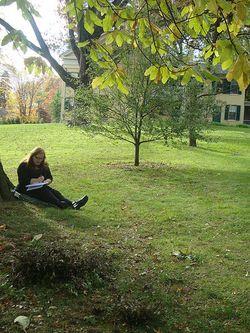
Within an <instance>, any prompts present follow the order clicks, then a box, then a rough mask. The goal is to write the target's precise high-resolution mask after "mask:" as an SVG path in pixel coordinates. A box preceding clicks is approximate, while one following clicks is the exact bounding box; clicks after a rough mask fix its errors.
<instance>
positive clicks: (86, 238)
mask: <svg viewBox="0 0 250 333" xmlns="http://www.w3.org/2000/svg"><path fill="white" fill-rule="evenodd" d="M209 136H210V138H211V140H210V141H208V142H199V147H198V148H190V147H188V146H186V145H185V144H176V145H173V146H164V145H162V144H160V143H157V144H148V145H145V146H143V145H142V149H141V166H140V167H137V168H136V167H134V166H133V164H132V161H133V150H132V147H130V145H128V144H126V143H123V142H116V141H108V140H107V139H105V138H102V137H88V136H85V135H84V134H83V133H82V132H81V130H79V129H70V128H67V127H65V126H63V125H57V124H49V125H43V124H41V125H1V126H0V154H1V156H0V157H1V160H2V162H3V165H4V167H5V170H6V172H7V174H8V175H9V177H10V178H11V180H12V181H13V182H14V183H16V182H17V178H16V168H17V166H18V163H19V162H20V160H21V159H22V158H23V156H24V155H25V154H26V153H28V152H29V151H30V150H31V149H32V148H34V146H42V147H43V148H44V149H45V151H46V152H47V158H48V161H49V164H50V167H51V170H52V173H53V176H54V182H53V186H54V187H55V188H56V189H58V190H60V191H61V192H62V193H63V194H65V195H66V196H67V197H69V198H70V199H77V198H79V197H81V196H82V195H83V194H85V193H87V194H88V195H89V197H90V200H89V203H88V204H87V206H86V207H85V208H84V209H82V210H80V211H71V210H67V211H66V210H63V211H61V210H57V209H54V208H46V209H42V208H39V207H35V206H33V205H30V204H26V203H19V202H15V203H5V204H3V205H2V206H0V222H1V224H2V228H1V229H0V244H2V245H0V255H1V257H0V268H1V274H0V295H1V296H0V300H1V302H0V303H1V305H0V316H1V312H2V320H1V324H0V331H1V332H2V331H3V332H13V333H15V332H20V328H19V327H17V326H15V324H14V323H13V320H14V319H15V317H17V316H18V315H26V316H30V317H31V327H30V331H32V332H33V331H34V332H39V333H45V332H46V333H49V332H54V333H57V332H58V333H62V332H74V333H77V332H92V333H93V332H107V333H108V332H109V333H111V332H113V333H115V332H133V333H135V332H161V333H167V332H169V333H175V332H176V333H177V332H192V333H194V332H197V333H198V332H199V333H200V332H202V333H206V332H216V333H222V332H227V333H228V332H232V333H243V332H244V333H246V332H248V328H249V313H248V312H247V309H248V308H249V304H248V303H247V299H248V298H247V285H248V283H249V276H248V267H247V266H248V259H249V246H248V244H249V243H248V241H249V237H248V231H249V230H248V229H249V227H248V221H249V194H250V193H249V182H250V173H249V171H250V170H249V165H250V151H249V142H250V140H249V139H250V131H249V128H236V127H227V126H223V127H219V126H214V127H213V131H212V132H210V134H209ZM37 234H42V235H43V236H42V238H41V239H40V240H39V241H37V243H39V244H46V242H53V241H55V240H56V241H59V243H60V244H62V246H63V247H66V248H67V244H73V246H74V247H75V248H76V249H78V250H79V251H80V252H81V251H84V249H86V248H88V249H95V250H96V249H97V250H100V251H104V252H107V253H108V254H109V255H114V262H115V266H116V275H115V277H114V278H113V281H112V283H110V284H109V285H108V286H104V287H101V288H95V287H93V286H92V285H91V283H90V285H88V286H87V287H86V288H85V289H83V290H76V289H75V288H74V286H73V285H71V284H70V283H67V284H63V285H62V284H57V283H56V284H54V285H52V286H46V285H43V284H40V285H39V284H36V285H24V286H23V287H19V288H14V287H12V285H11V280H10V276H11V267H12V265H13V263H15V260H16V257H18V254H20V253H22V252H23V251H25V249H26V248H27V247H28V248H30V247H32V246H36V245H35V244H36V241H33V242H32V239H33V237H34V236H35V235H37ZM177 251H182V252H183V253H185V254H187V255H190V257H185V256H184V257H185V259H183V260H181V259H178V255H173V252H177ZM189 258H191V259H189ZM151 305H152V306H151ZM150 306H151V307H150ZM155 309H156V310H155ZM157 309H158V310H159V313H161V315H159V318H158V317H157V316H155V317H153V318H152V319H150V320H148V321H146V320H144V319H143V318H146V317H147V315H148V316H149V318H150V315H152V314H155V313H156V312H157V311H158V310H157ZM150 311H151V313H148V312H150Z"/></svg>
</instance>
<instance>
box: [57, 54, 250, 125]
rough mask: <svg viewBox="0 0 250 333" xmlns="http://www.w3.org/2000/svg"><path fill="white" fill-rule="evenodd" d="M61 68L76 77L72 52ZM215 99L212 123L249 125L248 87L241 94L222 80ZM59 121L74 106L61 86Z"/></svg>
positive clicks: (69, 90)
mask: <svg viewBox="0 0 250 333" xmlns="http://www.w3.org/2000/svg"><path fill="white" fill-rule="evenodd" d="M61 58H62V62H63V67H64V68H65V69H66V70H67V71H68V72H69V73H71V74H72V75H73V76H76V77H77V76H78V72H79V65H78V62H77V59H76V57H75V55H74V53H73V51H72V50H70V51H66V52H64V53H63V54H62V56H61ZM217 91H218V95H217V96H216V99H217V100H218V101H220V102H223V103H222V105H223V106H222V107H221V110H220V112H219V113H218V114H217V115H216V116H214V117H213V121H215V122H221V123H224V124H234V125H236V124H250V86H249V87H248V88H247V89H246V90H245V91H243V92H241V91H240V90H239V87H238V85H237V82H235V81H232V82H228V81H227V80H226V79H223V80H222V81H221V83H220V84H219V85H218V84H217ZM61 96H62V97H61V98H62V103H61V121H63V120H64V119H65V112H67V111H70V110H71V109H72V108H73V106H74V90H73V89H72V88H70V87H67V86H66V84H65V82H62V84H61Z"/></svg>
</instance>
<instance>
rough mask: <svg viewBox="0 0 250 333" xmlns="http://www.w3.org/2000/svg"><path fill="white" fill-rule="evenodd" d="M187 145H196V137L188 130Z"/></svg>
mask: <svg viewBox="0 0 250 333" xmlns="http://www.w3.org/2000/svg"><path fill="white" fill-rule="evenodd" d="M189 146H190V147H197V139H196V137H195V135H194V133H193V132H192V131H189Z"/></svg>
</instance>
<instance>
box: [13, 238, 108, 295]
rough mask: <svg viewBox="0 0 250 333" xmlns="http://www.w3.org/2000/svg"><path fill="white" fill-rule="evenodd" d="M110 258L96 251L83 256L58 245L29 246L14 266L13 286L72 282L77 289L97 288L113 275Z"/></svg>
mask: <svg viewBox="0 0 250 333" xmlns="http://www.w3.org/2000/svg"><path fill="white" fill-rule="evenodd" d="M112 271H113V263H112V258H111V256H109V255H108V254H107V253H105V252H103V251H101V250H99V249H94V250H88V251H85V252H84V253H82V252H80V251H78V250H76V249H75V248H74V247H73V246H69V244H66V247H65V246H63V245H62V244H61V243H59V242H52V243H45V244H43V245H42V246H41V245H40V246H39V247H37V246H30V247H29V248H27V249H26V250H25V251H23V252H20V253H19V254H18V255H17V257H16V260H15V261H14V263H13V270H12V281H13V283H14V285H16V286H17V285H27V284H33V283H46V284H49V285H50V284H53V283H55V282H63V283H67V282H72V283H73V284H74V285H75V287H76V288H77V289H81V288H84V289H85V288H91V287H100V286H102V285H103V284H104V283H105V281H107V280H108V279H109V278H110V276H111V275H112Z"/></svg>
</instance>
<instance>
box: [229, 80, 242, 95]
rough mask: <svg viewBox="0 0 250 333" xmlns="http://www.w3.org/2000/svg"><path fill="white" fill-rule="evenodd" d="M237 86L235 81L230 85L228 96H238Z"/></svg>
mask: <svg viewBox="0 0 250 333" xmlns="http://www.w3.org/2000/svg"><path fill="white" fill-rule="evenodd" d="M239 93H240V92H239V86H238V84H237V82H236V81H232V82H231V83H230V94H239Z"/></svg>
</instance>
